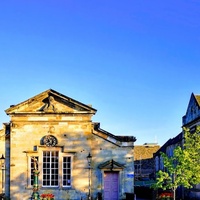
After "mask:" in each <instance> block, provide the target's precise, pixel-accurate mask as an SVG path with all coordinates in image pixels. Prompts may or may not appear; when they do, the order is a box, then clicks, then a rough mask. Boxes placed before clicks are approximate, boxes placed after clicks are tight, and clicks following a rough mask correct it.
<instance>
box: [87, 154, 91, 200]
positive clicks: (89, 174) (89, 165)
mask: <svg viewBox="0 0 200 200" xmlns="http://www.w3.org/2000/svg"><path fill="white" fill-rule="evenodd" d="M87 161H88V170H89V173H88V179H89V185H88V199H89V200H91V184H90V182H91V162H92V156H91V154H90V153H89V154H88V156H87Z"/></svg>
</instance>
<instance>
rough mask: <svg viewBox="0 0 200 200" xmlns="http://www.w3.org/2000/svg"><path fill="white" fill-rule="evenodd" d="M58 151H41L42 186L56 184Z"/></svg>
mask: <svg viewBox="0 0 200 200" xmlns="http://www.w3.org/2000/svg"><path fill="white" fill-rule="evenodd" d="M58 164H59V159H58V151H43V186H52V187H54V186H58V171H59V168H58V167H59V165H58Z"/></svg>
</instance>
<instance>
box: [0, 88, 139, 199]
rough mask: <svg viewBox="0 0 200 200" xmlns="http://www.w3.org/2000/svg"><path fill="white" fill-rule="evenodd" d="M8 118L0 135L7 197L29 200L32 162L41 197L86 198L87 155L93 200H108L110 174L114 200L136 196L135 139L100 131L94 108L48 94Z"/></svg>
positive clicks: (12, 110) (13, 108) (19, 106)
mask: <svg viewBox="0 0 200 200" xmlns="http://www.w3.org/2000/svg"><path fill="white" fill-rule="evenodd" d="M6 113H7V114H8V115H9V116H10V122H9V123H8V124H4V126H3V129H2V130H0V134H1V135H0V136H1V138H0V150H1V152H2V153H3V154H4V155H5V157H6V170H5V188H3V189H4V190H5V195H6V196H7V197H10V198H11V199H12V200H19V199H20V200H27V199H30V197H31V195H32V192H33V191H32V189H33V175H32V172H33V158H36V159H37V160H38V170H39V171H40V175H39V187H40V190H39V193H40V194H43V193H53V194H54V195H55V199H56V200H64V199H70V200H81V199H82V200H83V199H87V195H88V192H89V171H90V170H89V169H88V162H87V156H88V154H89V153H90V154H91V155H92V163H91V188H90V191H91V196H92V198H93V199H97V197H98V196H102V197H103V198H104V199H106V198H109V197H108V195H109V194H108V192H109V190H110V191H112V184H110V182H109V181H111V182H112V181H113V180H114V179H112V176H113V175H114V176H115V177H117V179H116V180H117V181H116V183H114V184H113V185H116V187H117V191H115V194H114V193H113V195H114V196H113V199H115V198H116V200H120V199H123V198H124V197H125V193H126V192H127V193H131V192H134V178H133V174H134V158H133V147H134V142H135V140H136V139H135V138H134V137H132V136H116V135H113V134H111V133H108V132H107V131H105V130H103V129H101V128H100V124H99V123H94V122H93V121H92V116H93V115H94V114H95V113H96V109H94V108H92V107H91V106H89V105H86V104H83V103H81V102H78V101H76V100H74V99H72V98H70V97H67V96H65V95H62V94H60V93H58V92H57V91H54V90H52V89H50V90H47V91H44V92H42V93H41V94H38V95H36V96H34V97H32V98H30V99H28V100H26V101H24V102H22V103H19V104H17V105H13V106H11V107H10V108H9V109H7V110H6ZM108 175H109V176H108ZM108 177H110V178H108ZM115 196H116V197H115Z"/></svg>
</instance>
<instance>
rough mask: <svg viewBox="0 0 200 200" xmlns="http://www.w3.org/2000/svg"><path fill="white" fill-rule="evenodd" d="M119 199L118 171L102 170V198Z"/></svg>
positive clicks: (108, 199)
mask: <svg viewBox="0 0 200 200" xmlns="http://www.w3.org/2000/svg"><path fill="white" fill-rule="evenodd" d="M118 199H119V172H104V200H118Z"/></svg>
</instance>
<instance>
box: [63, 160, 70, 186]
mask: <svg viewBox="0 0 200 200" xmlns="http://www.w3.org/2000/svg"><path fill="white" fill-rule="evenodd" d="M62 173H63V186H71V157H63V169H62Z"/></svg>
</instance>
